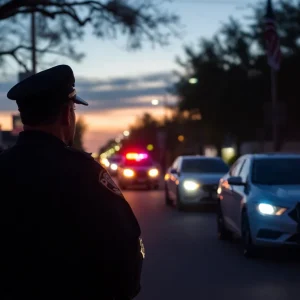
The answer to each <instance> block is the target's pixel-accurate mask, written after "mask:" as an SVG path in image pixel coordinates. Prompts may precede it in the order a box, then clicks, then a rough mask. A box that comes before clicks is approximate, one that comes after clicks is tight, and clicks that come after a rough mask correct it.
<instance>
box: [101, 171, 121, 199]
mask: <svg viewBox="0 0 300 300" xmlns="http://www.w3.org/2000/svg"><path fill="white" fill-rule="evenodd" d="M99 182H100V183H101V184H102V185H104V186H105V187H106V188H107V189H109V190H110V191H112V192H113V193H115V194H117V195H118V196H123V194H122V192H121V190H120V189H119V188H118V186H117V185H116V184H115V182H114V181H113V179H112V178H111V177H110V175H109V174H108V173H107V171H105V170H104V169H102V170H101V171H100V174H99Z"/></svg>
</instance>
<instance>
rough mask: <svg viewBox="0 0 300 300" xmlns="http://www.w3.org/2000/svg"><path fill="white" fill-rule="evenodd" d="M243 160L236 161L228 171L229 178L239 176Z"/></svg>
mask: <svg viewBox="0 0 300 300" xmlns="http://www.w3.org/2000/svg"><path fill="white" fill-rule="evenodd" d="M243 162H244V159H239V160H237V161H236V162H235V163H234V164H233V166H232V167H231V169H230V172H229V174H230V176H239V173H240V169H241V167H242V165H243Z"/></svg>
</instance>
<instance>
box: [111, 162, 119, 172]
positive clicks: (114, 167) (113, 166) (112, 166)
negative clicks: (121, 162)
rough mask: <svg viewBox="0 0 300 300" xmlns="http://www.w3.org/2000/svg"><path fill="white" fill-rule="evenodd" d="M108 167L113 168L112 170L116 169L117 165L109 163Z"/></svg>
mask: <svg viewBox="0 0 300 300" xmlns="http://www.w3.org/2000/svg"><path fill="white" fill-rule="evenodd" d="M110 168H111V169H112V170H113V171H116V170H117V169H118V166H117V165H116V164H111V165H110Z"/></svg>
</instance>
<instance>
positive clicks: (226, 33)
mask: <svg viewBox="0 0 300 300" xmlns="http://www.w3.org/2000/svg"><path fill="white" fill-rule="evenodd" d="M264 13H265V2H264V3H260V4H258V5H257V6H255V7H253V11H252V14H251V16H250V17H249V18H247V23H244V24H246V25H242V24H243V22H240V21H238V20H235V19H233V18H230V19H229V20H228V22H226V23H225V24H223V26H222V27H221V29H220V30H219V31H218V32H217V33H216V35H215V36H214V37H212V38H211V39H201V40H200V42H199V45H198V49H197V50H194V49H193V47H192V46H187V47H185V59H184V60H182V59H177V62H178V64H179V65H180V66H181V69H182V72H181V73H179V80H178V82H177V83H176V85H175V90H176V93H177V95H179V98H180V101H179V103H178V105H179V109H180V111H189V112H197V113H199V112H200V114H201V121H200V124H201V130H202V132H203V133H204V136H205V137H206V140H205V142H213V143H215V144H221V143H223V142H224V141H225V140H226V136H228V135H230V136H233V137H234V139H235V140H236V142H237V143H238V144H239V143H240V142H242V141H246V140H254V139H260V138H270V133H271V130H270V120H269V119H270V115H271V112H270V107H269V106H268V105H269V104H270V101H271V93H270V71H269V68H268V66H267V59H266V57H265V50H264V49H265V48H264V47H265V45H264V44H265V42H264V32H263V30H264V28H263V21H264V18H263V16H264ZM276 16H277V17H278V31H279V35H280V38H281V45H282V51H283V55H284V58H283V61H282V67H281V70H280V72H279V86H278V88H279V100H280V101H281V103H284V104H285V107H287V108H288V110H287V115H286V116H285V118H282V119H281V121H284V119H285V120H286V122H282V123H281V130H282V133H283V132H285V133H284V137H286V138H297V137H298V134H295V133H296V132H297V131H299V129H300V126H299V125H300V124H299V122H298V119H297V117H296V113H295V110H296V106H297V104H296V99H299V96H300V93H299V89H298V87H297V83H296V78H297V76H298V73H299V70H298V67H297V65H298V63H299V60H300V52H299V50H300V48H299V47H300V43H299V41H300V39H299V38H300V1H288V0H281V1H279V3H278V5H277V6H276ZM191 77H196V78H197V79H198V83H197V84H190V83H189V78H191ZM281 117H284V110H282V111H281ZM282 138H283V135H282Z"/></svg>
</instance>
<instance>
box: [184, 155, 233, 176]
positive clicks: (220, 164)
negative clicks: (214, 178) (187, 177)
mask: <svg viewBox="0 0 300 300" xmlns="http://www.w3.org/2000/svg"><path fill="white" fill-rule="evenodd" d="M181 171H182V172H183V173H223V174H225V173H227V172H228V166H227V165H226V164H225V162H224V161H223V160H221V159H211V158H208V159H204V158H189V159H184V160H183V161H182V168H181Z"/></svg>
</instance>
